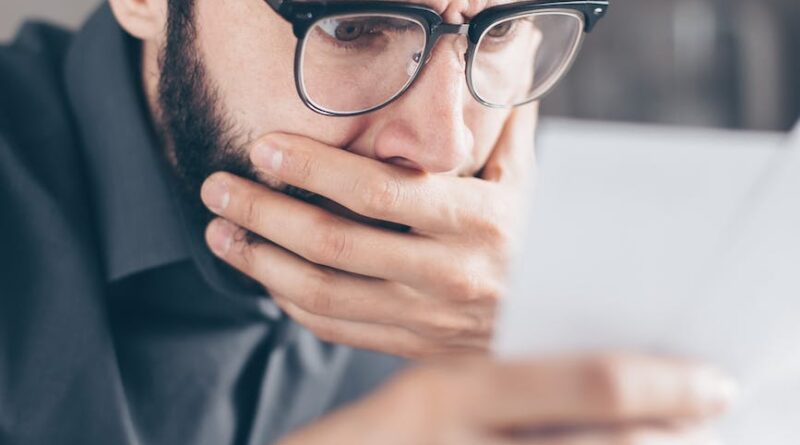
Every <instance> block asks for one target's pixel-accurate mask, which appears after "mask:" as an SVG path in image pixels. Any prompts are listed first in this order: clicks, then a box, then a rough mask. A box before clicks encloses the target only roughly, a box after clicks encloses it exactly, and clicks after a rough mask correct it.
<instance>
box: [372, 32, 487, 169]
mask: <svg viewBox="0 0 800 445" xmlns="http://www.w3.org/2000/svg"><path fill="white" fill-rule="evenodd" d="M454 37H455V36H454ZM443 43H445V42H443V41H442V42H439V45H437V47H436V48H435V49H434V51H433V54H432V56H431V59H430V61H429V63H428V64H427V65H426V66H425V68H424V70H423V72H422V73H420V74H419V76H418V77H417V79H416V81H415V82H414V84H413V85H412V86H411V88H410V89H409V90H408V91H406V93H405V94H404V95H403V96H402V97H401V98H400V99H398V100H397V101H396V102H394V103H393V104H391V105H390V106H389V107H387V108H386V109H384V110H382V114H383V116H384V119H382V120H383V122H382V126H381V128H380V130H379V132H378V134H377V135H376V136H375V139H374V141H373V144H374V145H373V147H374V150H375V155H376V156H377V157H378V158H379V159H381V160H384V161H386V162H391V163H394V164H397V165H403V166H406V167H411V168H416V169H418V170H421V171H425V172H428V173H448V172H454V171H456V170H459V169H460V168H463V166H464V165H465V164H466V163H467V162H468V161H469V160H470V157H471V153H472V148H473V143H474V140H473V135H472V132H471V131H470V129H469V127H468V126H467V125H466V123H465V119H464V116H465V113H464V111H465V110H464V106H465V104H466V103H468V102H466V100H469V99H470V98H471V97H469V91H468V89H467V85H466V80H465V78H464V60H463V54H464V53H463V52H461V48H460V45H449V44H443ZM448 43H450V42H448ZM459 52H460V54H459Z"/></svg>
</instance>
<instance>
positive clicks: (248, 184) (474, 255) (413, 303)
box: [111, 0, 733, 444]
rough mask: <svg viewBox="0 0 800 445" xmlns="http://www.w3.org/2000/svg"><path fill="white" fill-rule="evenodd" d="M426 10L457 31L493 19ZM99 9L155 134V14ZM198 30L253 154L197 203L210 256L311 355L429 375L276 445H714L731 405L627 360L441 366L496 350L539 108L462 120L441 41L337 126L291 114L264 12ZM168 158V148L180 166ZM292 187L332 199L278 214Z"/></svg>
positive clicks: (663, 369) (451, 51) (694, 384)
mask: <svg viewBox="0 0 800 445" xmlns="http://www.w3.org/2000/svg"><path fill="white" fill-rule="evenodd" d="M428 4H429V5H430V6H432V7H434V8H436V9H437V10H439V11H440V12H441V13H442V14H443V15H444V17H445V19H446V20H447V21H448V22H451V23H460V22H461V21H463V20H464V19H465V17H470V16H472V15H474V14H475V13H477V12H478V11H480V10H481V9H483V8H484V7H485V6H486V4H485V3H484V2H466V1H449V0H441V1H437V2H433V3H428ZM111 5H112V8H113V10H114V13H115V15H116V17H117V19H118V20H119V22H120V23H121V25H122V26H123V27H124V28H125V29H126V30H127V31H128V32H129V33H131V34H132V35H134V36H135V37H137V38H139V39H141V40H142V42H143V45H142V48H143V49H142V66H143V88H144V90H145V92H146V95H147V97H148V100H149V104H150V107H151V111H152V113H153V116H158V114H159V113H158V111H159V110H158V101H157V91H158V79H159V64H158V55H159V52H160V49H161V48H162V47H163V45H164V42H165V35H164V29H165V26H166V20H167V3H166V0H111ZM196 25H197V26H196V28H197V30H198V35H197V47H198V49H199V52H200V55H201V56H202V59H203V65H204V67H205V69H206V72H207V73H206V74H207V76H208V77H209V78H210V79H211V80H212V81H213V83H214V85H215V87H216V89H217V93H218V96H219V99H220V101H221V104H222V105H223V106H224V107H225V109H226V110H228V117H229V118H230V119H233V121H234V124H235V126H236V127H237V129H238V130H240V131H239V134H242V135H247V138H248V140H246V141H241V142H242V144H241V146H242V147H245V148H243V149H242V150H243V151H244V152H243V153H240V154H241V156H242V157H243V158H245V159H249V160H250V161H251V162H252V165H253V167H254V169H255V171H257V173H258V179H259V180H258V181H253V180H248V179H244V178H241V177H237V176H234V175H232V174H230V173H226V172H218V173H214V174H213V175H211V176H210V177H209V178H208V179H207V180H206V182H205V184H204V185H203V187H202V192H201V196H202V199H203V202H204V203H205V205H206V206H207V208H208V209H209V210H210V211H212V212H213V213H214V214H215V215H217V218H216V219H214V220H213V221H212V222H211V223H210V224H209V227H208V231H207V241H208V244H209V248H210V249H211V250H212V251H213V252H214V253H216V254H217V255H218V256H219V257H220V258H221V259H223V260H224V261H226V262H228V263H229V264H230V265H232V266H233V267H235V268H237V269H238V270H240V271H241V272H243V273H245V274H247V275H249V276H250V277H252V278H253V279H255V280H256V281H258V282H259V283H260V284H262V285H263V286H264V287H265V288H266V289H267V290H268V291H269V293H270V295H271V296H272V297H273V298H274V299H275V301H276V302H278V304H279V305H280V306H281V307H282V308H283V309H284V310H285V311H286V312H287V313H288V314H289V315H290V316H292V317H293V318H294V319H295V320H296V321H297V322H299V323H301V324H303V325H305V326H306V327H307V328H309V329H310V330H311V331H313V332H314V333H316V334H317V335H318V336H319V337H320V338H322V339H324V340H328V341H333V342H338V343H344V344H348V345H352V346H356V347H362V348H369V349H374V350H378V351H382V352H386V353H391V354H397V355H403V356H407V357H414V358H428V359H431V361H430V362H429V363H428V364H425V365H420V366H419V367H418V368H416V369H413V370H410V371H407V372H405V373H403V374H401V375H400V376H399V377H397V378H395V379H394V380H393V381H391V382H390V383H389V384H387V385H386V386H385V387H384V388H383V389H381V390H380V391H378V392H377V393H375V394H374V395H372V396H370V397H368V398H366V399H364V400H362V401H361V402H359V403H357V404H355V405H353V406H351V407H349V408H346V409H345V410H342V411H340V412H337V413H334V414H332V415H330V416H329V417H326V418H325V419H322V420H321V421H320V422H319V423H317V424H315V425H312V426H310V427H308V428H307V429H305V430H303V431H300V432H298V433H297V434H296V435H295V436H293V437H290V438H287V439H286V443H287V444H295V443H303V444H316V443H431V444H445V443H458V444H465V443H467V444H469V443H476V444H477V443H480V444H491V443H497V444H517V443H533V444H606V443H625V444H627V443H692V444H694V443H696V444H706V443H714V442H713V441H712V439H713V437H711V436H710V435H707V434H705V433H704V431H705V426H704V425H705V422H706V421H707V420H708V419H710V418H711V417H713V416H714V415H716V414H718V413H719V412H720V411H722V410H723V409H724V407H725V406H726V405H727V403H728V402H729V401H730V398H731V395H732V393H733V390H732V388H733V386H732V384H731V382H730V381H729V380H727V379H726V378H725V377H723V376H721V375H719V374H718V373H716V372H714V371H713V370H710V369H708V368H706V367H703V366H701V365H698V364H694V363H688V362H684V361H678V360H673V359H665V358H657V357H642V356H632V355H622V356H620V355H597V356H591V357H542V358H539V359H537V360H535V361H525V362H515V363H503V362H498V361H496V360H493V359H490V358H487V357H477V356H473V357H472V358H468V359H467V358H452V357H451V358H450V359H449V360H444V359H443V357H445V356H453V355H460V354H463V353H472V354H475V353H479V354H480V353H483V352H485V351H486V350H487V348H488V344H489V340H490V338H491V333H492V328H493V323H494V314H495V308H496V304H497V301H498V299H499V297H500V295H502V293H503V288H502V283H503V277H504V273H505V268H506V263H507V259H508V256H509V247H510V246H512V245H513V244H514V238H515V236H514V234H515V233H516V232H517V230H518V229H517V227H515V224H516V223H517V222H518V220H519V211H520V208H521V206H520V205H519V199H520V197H521V196H522V194H523V191H524V190H525V187H524V185H525V184H526V183H527V182H528V180H529V178H530V176H531V175H532V174H533V171H534V162H533V151H532V140H531V136H532V135H533V132H534V126H535V121H536V105H530V106H526V107H522V108H518V109H516V110H514V111H510V110H497V109H490V108H486V107H483V106H481V105H480V104H478V103H477V102H476V101H474V100H473V99H472V97H471V96H470V94H469V92H468V90H467V87H466V84H465V82H464V74H463V70H464V68H463V60H461V57H460V54H463V41H461V40H459V39H458V38H456V37H454V36H449V37H447V38H444V39H443V40H442V41H440V43H439V45H438V46H437V48H436V49H435V50H434V53H433V57H432V59H431V61H430V63H429V64H428V65H427V67H426V70H425V72H424V73H423V75H422V76H421V77H420V78H419V79H418V80H417V82H416V83H415V85H414V86H413V87H412V88H411V89H410V90H409V91H408V92H407V93H406V94H405V95H404V96H403V97H402V98H400V99H399V100H397V101H396V102H394V103H393V104H391V105H390V106H388V107H386V108H384V109H382V110H380V111H378V112H375V113H371V114H368V115H365V116H359V117H355V118H332V117H325V116H321V115H318V114H316V113H313V112H312V111H310V110H308V109H307V108H306V107H305V106H304V105H303V104H302V102H301V101H300V99H299V98H298V96H297V93H296V91H295V86H294V83H293V77H292V58H293V54H294V44H295V39H294V37H293V36H292V34H291V31H290V26H289V25H288V24H287V23H286V22H284V21H283V20H282V19H280V18H279V17H278V16H277V15H276V14H274V12H272V11H271V10H270V9H269V8H268V7H267V6H266V5H264V3H263V2H262V1H261V0H243V1H237V2H226V1H217V0H197V16H196ZM231 110H234V111H231ZM420 110H424V112H421V111H420ZM154 121H156V124H157V125H158V123H157V120H156V119H154ZM162 130H163V129H162ZM170 153H171V151H170V147H169V146H165V154H166V155H167V156H168V157H169V158H170V159H171V160H172V161H173V163H175V162H177V161H176V160H175V159H174V157H172V156H170ZM251 179H252V178H251ZM286 185H291V186H294V187H297V188H299V189H303V190H308V191H310V192H313V193H315V194H316V195H319V196H321V197H324V198H325V199H324V200H322V202H315V203H313V204H312V203H310V202H306V201H303V200H299V199H296V198H294V197H292V196H287V194H285V193H281V191H280V190H282V188H283V187H285V186H286ZM246 233H253V234H256V235H258V236H259V237H260V238H263V240H265V242H251V238H249V237H246V236H245V234H246ZM387 410H391V412H392V413H393V415H392V416H385V415H383V414H384V413H385V412H387ZM520 431H526V432H533V433H534V434H519V432H520Z"/></svg>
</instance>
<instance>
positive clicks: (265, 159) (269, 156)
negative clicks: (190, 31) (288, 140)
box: [251, 141, 283, 172]
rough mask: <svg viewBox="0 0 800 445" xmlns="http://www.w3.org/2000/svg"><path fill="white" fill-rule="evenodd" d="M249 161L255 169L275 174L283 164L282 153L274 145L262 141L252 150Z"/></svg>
mask: <svg viewBox="0 0 800 445" xmlns="http://www.w3.org/2000/svg"><path fill="white" fill-rule="evenodd" d="M251 159H252V161H253V164H255V166H256V167H259V168H261V169H263V170H267V171H271V172H277V171H278V170H279V169H280V168H281V164H283V152H282V151H281V149H280V148H278V147H277V146H276V145H275V143H273V142H271V141H263V142H260V143H258V145H256V146H255V147H254V148H253V153H252V155H251Z"/></svg>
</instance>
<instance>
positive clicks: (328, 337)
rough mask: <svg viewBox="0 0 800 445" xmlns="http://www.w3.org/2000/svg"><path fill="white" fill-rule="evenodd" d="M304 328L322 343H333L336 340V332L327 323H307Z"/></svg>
mask: <svg viewBox="0 0 800 445" xmlns="http://www.w3.org/2000/svg"><path fill="white" fill-rule="evenodd" d="M306 328H308V330H309V331H311V333H312V334H314V336H315V337H317V338H318V339H320V340H322V341H325V342H328V343H333V342H335V341H336V340H337V335H336V331H335V330H334V329H333V328H332V327H331V326H330V325H329V324H327V323H322V322H316V321H309V322H308V323H307V324H306Z"/></svg>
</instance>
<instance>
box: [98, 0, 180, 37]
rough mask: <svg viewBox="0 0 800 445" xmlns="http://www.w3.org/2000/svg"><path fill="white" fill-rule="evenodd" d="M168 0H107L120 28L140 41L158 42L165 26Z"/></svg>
mask: <svg viewBox="0 0 800 445" xmlns="http://www.w3.org/2000/svg"><path fill="white" fill-rule="evenodd" d="M167 1H168V0H109V3H110V4H111V10H112V11H114V16H115V17H116V18H117V21H118V22H119V24H120V26H122V28H123V29H125V31H127V32H128V33H129V34H131V35H132V36H134V37H136V38H138V39H140V40H160V39H161V36H162V34H163V32H164V30H165V29H166V26H167Z"/></svg>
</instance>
